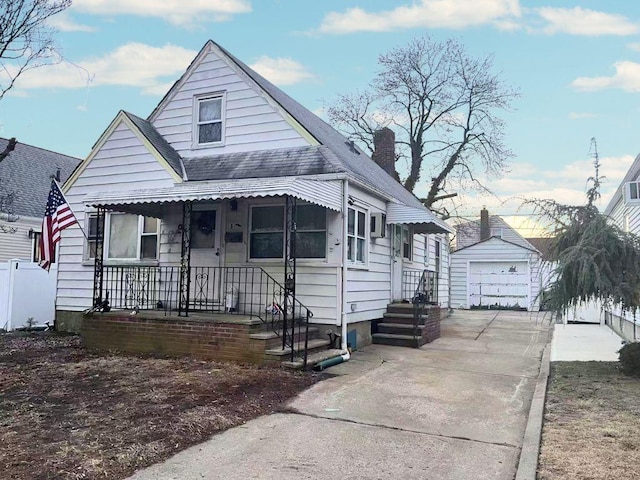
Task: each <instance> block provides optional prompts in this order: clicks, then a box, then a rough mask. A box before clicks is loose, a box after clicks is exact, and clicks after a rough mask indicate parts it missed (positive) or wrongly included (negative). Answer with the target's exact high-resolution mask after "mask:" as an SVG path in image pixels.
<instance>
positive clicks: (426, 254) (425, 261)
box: [424, 235, 429, 267]
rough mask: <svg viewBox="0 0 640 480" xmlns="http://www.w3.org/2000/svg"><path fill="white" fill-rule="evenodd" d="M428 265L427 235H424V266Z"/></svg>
mask: <svg viewBox="0 0 640 480" xmlns="http://www.w3.org/2000/svg"><path fill="white" fill-rule="evenodd" d="M428 265H429V235H425V236H424V266H425V267H427V266H428Z"/></svg>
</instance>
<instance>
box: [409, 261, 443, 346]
mask: <svg viewBox="0 0 640 480" xmlns="http://www.w3.org/2000/svg"><path fill="white" fill-rule="evenodd" d="M402 298H403V299H404V300H409V301H410V302H411V303H412V304H413V336H414V337H417V336H418V328H419V327H420V326H422V325H423V324H424V314H425V311H426V307H427V305H437V303H438V272H434V271H432V270H422V271H411V270H409V271H403V272H402Z"/></svg>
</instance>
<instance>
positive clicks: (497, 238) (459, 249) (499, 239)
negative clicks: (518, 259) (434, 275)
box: [451, 237, 540, 261]
mask: <svg viewBox="0 0 640 480" xmlns="http://www.w3.org/2000/svg"><path fill="white" fill-rule="evenodd" d="M491 240H496V241H499V242H503V243H507V244H509V245H513V246H515V247H519V248H524V249H525V250H530V251H532V252H534V253H537V254H540V252H539V251H538V250H536V249H535V248H534V247H533V246H531V248H529V247H525V246H524V245H520V244H518V243H515V242H510V241H509V240H505V239H504V238H500V237H489V238H486V239H484V240H481V241H479V242H476V243H473V244H471V245H467V246H465V247H462V248H458V249H456V250H455V251H453V252H451V255H454V254H456V253H458V252H461V251H462V250H466V249H468V248H474V247H477V246H478V245H481V244H483V243H486V242H490V241H491ZM527 243H528V242H527ZM497 260H499V259H496V261H497Z"/></svg>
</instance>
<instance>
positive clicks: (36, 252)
mask: <svg viewBox="0 0 640 480" xmlns="http://www.w3.org/2000/svg"><path fill="white" fill-rule="evenodd" d="M41 237H42V233H41V232H33V240H32V244H31V261H32V262H36V263H38V262H40V260H41V257H40V238H41ZM51 263H56V249H55V248H54V249H53V258H52V259H51Z"/></svg>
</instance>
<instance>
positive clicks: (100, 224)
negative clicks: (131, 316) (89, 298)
mask: <svg viewBox="0 0 640 480" xmlns="http://www.w3.org/2000/svg"><path fill="white" fill-rule="evenodd" d="M104 214H105V210H104V208H102V207H98V210H97V212H96V236H95V239H92V238H90V240H94V241H95V245H96V247H95V249H96V251H95V257H94V263H93V307H94V308H98V307H100V306H103V304H104V302H105V301H108V300H109V299H108V298H106V299H105V298H102V285H103V274H104V266H103V258H104V216H105V215H104Z"/></svg>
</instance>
